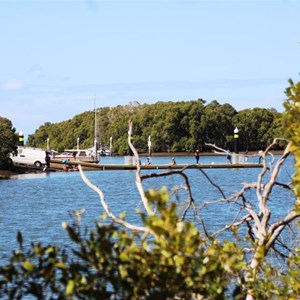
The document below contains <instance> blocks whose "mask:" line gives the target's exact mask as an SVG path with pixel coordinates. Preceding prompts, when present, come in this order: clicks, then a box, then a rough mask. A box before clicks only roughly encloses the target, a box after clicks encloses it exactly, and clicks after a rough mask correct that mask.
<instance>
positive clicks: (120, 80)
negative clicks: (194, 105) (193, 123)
mask: <svg viewBox="0 0 300 300" xmlns="http://www.w3.org/2000/svg"><path fill="white" fill-rule="evenodd" d="M299 12H300V0H268V1H259V0H239V1H238V0H232V1H226V0H218V1H217V0H216V1H214V0H210V1H208V0H207V1H204V0H192V1H189V0H178V1H174V0H148V1H146V0H135V1H127V0H119V1H116V0H98V1H96V0H76V1H75V0H74V1H72V0H66V1H58V0H51V1H45V0H35V1H34V0H32V1H26V0H0V116H1V117H5V118H8V119H9V120H11V121H12V123H13V127H15V128H16V131H17V132H20V131H22V132H23V133H24V136H25V139H26V138H27V136H28V135H29V134H33V133H34V132H35V130H37V129H38V128H39V127H40V126H41V125H43V124H44V123H46V122H50V123H57V122H62V121H64V120H68V119H71V118H72V117H74V116H75V115H78V114H80V113H83V112H85V111H90V110H93V109H94V103H96V107H107V106H110V107H115V106H117V105H126V104H128V103H129V102H133V101H138V102H139V103H140V104H144V103H148V104H151V103H155V102H157V101H189V100H197V99H199V98H202V99H204V100H206V101H207V103H209V102H211V101H213V100H217V101H218V102H219V103H220V104H224V103H229V104H231V105H232V106H233V107H234V108H235V109H236V110H238V111H239V110H242V109H246V108H254V107H263V108H275V109H277V111H279V112H282V111H283V110H284V109H283V102H284V100H285V99H286V95H285V89H286V88H287V87H288V86H289V83H288V80H289V79H292V80H293V81H295V82H298V81H299V78H300V77H299V72H300V67H299V63H300V21H299Z"/></svg>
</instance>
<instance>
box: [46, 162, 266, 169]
mask: <svg viewBox="0 0 300 300" xmlns="http://www.w3.org/2000/svg"><path fill="white" fill-rule="evenodd" d="M68 163H69V164H71V165H72V166H74V167H75V166H78V165H81V166H82V169H83V170H89V171H91V170H93V171H97V170H98V171H110V170H116V171H120V170H136V165H126V164H117V165H116V164H96V163H88V162H81V161H75V160H70V161H69V162H68ZM140 167H141V170H167V169H172V170H173V169H175V170H179V169H182V168H188V169H239V168H261V167H262V164H250V163H245V164H217V163H214V164H190V165H187V164H176V165H170V164H151V165H141V166H140ZM51 169H58V170H63V169H64V163H63V162H62V161H61V160H58V159H52V160H51Z"/></svg>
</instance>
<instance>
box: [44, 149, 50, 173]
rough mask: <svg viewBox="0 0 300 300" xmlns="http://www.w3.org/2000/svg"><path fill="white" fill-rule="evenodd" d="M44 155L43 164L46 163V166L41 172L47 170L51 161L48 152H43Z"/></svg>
mask: <svg viewBox="0 0 300 300" xmlns="http://www.w3.org/2000/svg"><path fill="white" fill-rule="evenodd" d="M45 153H46V156H45V163H46V165H45V167H44V169H43V171H46V170H47V169H49V168H50V160H51V158H50V153H49V152H48V151H45Z"/></svg>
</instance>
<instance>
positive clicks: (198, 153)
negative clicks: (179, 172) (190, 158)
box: [195, 150, 200, 164]
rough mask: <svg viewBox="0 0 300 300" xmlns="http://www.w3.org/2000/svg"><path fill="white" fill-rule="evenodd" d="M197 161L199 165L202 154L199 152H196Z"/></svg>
mask: <svg viewBox="0 0 300 300" xmlns="http://www.w3.org/2000/svg"><path fill="white" fill-rule="evenodd" d="M195 159H196V164H199V159H200V152H199V150H196V152H195Z"/></svg>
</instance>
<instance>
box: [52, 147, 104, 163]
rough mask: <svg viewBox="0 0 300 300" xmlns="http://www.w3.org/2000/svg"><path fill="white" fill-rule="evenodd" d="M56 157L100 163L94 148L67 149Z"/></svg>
mask: <svg viewBox="0 0 300 300" xmlns="http://www.w3.org/2000/svg"><path fill="white" fill-rule="evenodd" d="M53 158H55V159H62V160H69V161H83V162H91V163H98V162H99V160H98V159H96V158H95V155H94V151H93V149H65V151H64V152H62V153H61V154H58V155H55V157H53Z"/></svg>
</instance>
